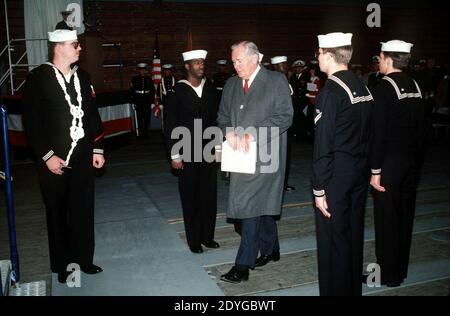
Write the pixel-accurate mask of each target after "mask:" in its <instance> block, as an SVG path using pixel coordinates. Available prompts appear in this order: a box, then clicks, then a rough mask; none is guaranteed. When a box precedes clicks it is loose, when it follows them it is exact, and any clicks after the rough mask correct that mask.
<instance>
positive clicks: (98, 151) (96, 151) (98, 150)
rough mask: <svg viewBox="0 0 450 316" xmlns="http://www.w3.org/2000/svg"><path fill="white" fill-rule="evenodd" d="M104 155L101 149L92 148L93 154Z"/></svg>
mask: <svg viewBox="0 0 450 316" xmlns="http://www.w3.org/2000/svg"><path fill="white" fill-rule="evenodd" d="M104 153H105V151H104V150H103V149H100V148H94V154H101V155H103V154H104Z"/></svg>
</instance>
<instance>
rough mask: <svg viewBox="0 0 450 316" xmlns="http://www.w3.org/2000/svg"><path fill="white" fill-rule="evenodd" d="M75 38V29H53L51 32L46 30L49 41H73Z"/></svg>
mask: <svg viewBox="0 0 450 316" xmlns="http://www.w3.org/2000/svg"><path fill="white" fill-rule="evenodd" d="M76 39H77V31H76V30H73V31H71V30H55V31H53V32H48V40H49V41H50V42H65V41H73V40H76Z"/></svg>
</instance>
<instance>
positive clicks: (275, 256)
mask: <svg viewBox="0 0 450 316" xmlns="http://www.w3.org/2000/svg"><path fill="white" fill-rule="evenodd" d="M278 260H280V252H279V251H274V252H272V254H270V255H261V256H259V257H258V259H256V261H255V267H262V266H265V265H266V264H267V263H269V261H278Z"/></svg>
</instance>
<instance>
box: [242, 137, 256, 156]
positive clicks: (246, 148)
mask: <svg viewBox="0 0 450 316" xmlns="http://www.w3.org/2000/svg"><path fill="white" fill-rule="evenodd" d="M253 140H254V137H253V135H252V134H245V135H244V137H243V138H242V139H241V141H240V143H239V147H240V150H242V151H243V152H244V153H248V151H249V150H250V143H251V142H252V141H253Z"/></svg>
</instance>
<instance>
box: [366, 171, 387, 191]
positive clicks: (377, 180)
mask: <svg viewBox="0 0 450 316" xmlns="http://www.w3.org/2000/svg"><path fill="white" fill-rule="evenodd" d="M370 185H371V186H373V188H374V189H375V190H377V191H378V192H386V189H385V187H383V186H381V174H374V175H372V177H370Z"/></svg>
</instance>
